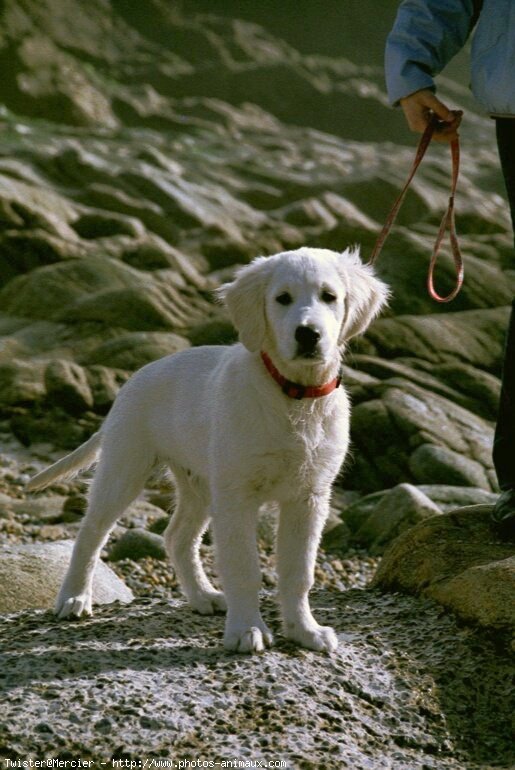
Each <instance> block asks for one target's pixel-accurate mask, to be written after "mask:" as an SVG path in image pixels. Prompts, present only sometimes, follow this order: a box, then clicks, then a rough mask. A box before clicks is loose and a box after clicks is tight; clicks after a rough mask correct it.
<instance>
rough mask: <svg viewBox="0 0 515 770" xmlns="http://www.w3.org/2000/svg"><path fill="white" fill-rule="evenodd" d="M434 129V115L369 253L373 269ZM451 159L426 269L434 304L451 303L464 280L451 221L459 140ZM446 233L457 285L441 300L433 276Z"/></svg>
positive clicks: (428, 287) (428, 286)
mask: <svg viewBox="0 0 515 770" xmlns="http://www.w3.org/2000/svg"><path fill="white" fill-rule="evenodd" d="M437 126H438V118H437V117H436V115H433V116H432V118H431V119H430V120H429V122H428V124H427V126H426V129H425V131H424V133H423V134H422V137H421V139H420V141H419V143H418V147H417V152H416V154H415V159H414V161H413V164H412V166H411V170H410V173H409V175H408V178H407V180H406V183H405V184H404V187H403V188H402V190H401V192H400V194H399V196H398V197H397V199H396V201H395V203H394V204H393V206H392V209H391V211H390V213H389V214H388V217H387V219H386V222H385V224H384V227H383V228H382V230H381V232H380V233H379V236H378V238H377V240H376V243H375V245H374V248H373V249H372V254H371V256H370V259H369V264H370V265H373V264H374V262H375V261H376V260H377V258H378V257H379V255H380V253H381V250H382V248H383V246H384V243H385V241H386V239H387V237H388V235H389V234H390V230H391V229H392V227H393V225H394V224H395V220H396V219H397V215H398V213H399V210H400V208H401V206H402V204H403V202H404V198H405V197H406V193H407V192H408V189H409V186H410V184H411V182H412V180H413V177H414V176H415V173H416V171H417V169H418V167H419V166H420V164H421V162H422V159H423V157H424V155H425V154H426V150H427V148H428V147H429V144H430V142H431V139H432V137H433V133H434V131H435V129H436V127H437ZM451 159H452V180H451V194H450V196H449V202H448V204H447V209H446V211H445V213H444V215H443V217H442V221H441V223H440V227H439V230H438V235H437V236H436V241H435V245H434V247H433V252H432V254H431V259H430V261H429V269H428V274H427V290H428V293H429V295H430V297H431V298H432V299H434V300H436V302H451V301H452V300H453V299H454V298H455V297H456V296H457V295H458V293H459V291H460V289H461V287H462V284H463V277H464V266H463V257H462V255H461V251H460V246H459V242H458V236H457V233H456V223H455V217H454V199H455V196H456V187H457V185H458V176H459V169H460V145H459V140H458V139H453V141H452V142H451ZM447 230H449V241H450V244H451V251H452V258H453V260H454V267H455V270H456V283H455V286H454V288H453V289H452V291H451V292H450V293H449V294H447V295H446V296H444V297H442V296H441V295H440V294H438V292H437V291H436V289H435V287H434V273H435V269H436V263H437V260H438V254H439V252H440V247H441V245H442V241H443V239H444V236H445V233H446V231H447Z"/></svg>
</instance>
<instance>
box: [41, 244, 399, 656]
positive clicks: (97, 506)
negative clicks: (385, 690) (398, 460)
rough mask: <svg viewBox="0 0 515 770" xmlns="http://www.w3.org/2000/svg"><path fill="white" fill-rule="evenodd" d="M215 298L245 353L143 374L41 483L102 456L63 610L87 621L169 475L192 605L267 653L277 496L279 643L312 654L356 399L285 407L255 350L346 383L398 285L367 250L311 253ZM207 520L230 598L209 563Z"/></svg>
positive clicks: (224, 353) (262, 269)
mask: <svg viewBox="0 0 515 770" xmlns="http://www.w3.org/2000/svg"><path fill="white" fill-rule="evenodd" d="M285 292H287V293H288V295H289V297H290V298H291V302H290V304H288V305H286V306H285V305H283V304H280V303H278V302H277V297H278V296H279V295H281V294H284V293H285ZM324 292H329V294H327V293H325V294H324ZM219 293H220V296H221V298H222V299H223V300H224V301H225V303H226V305H227V308H228V310H229V314H230V316H231V318H232V320H233V322H234V324H235V326H236V328H237V329H238V331H239V334H240V339H241V343H242V344H236V345H232V346H216V347H200V348H193V349H191V350H187V351H184V352H181V353H177V354H175V355H173V356H167V357H166V358H163V359H161V360H159V361H156V362H154V363H152V364H149V365H148V366H145V367H144V368H143V369H141V370H140V371H139V372H137V373H136V374H135V375H134V376H133V377H132V378H131V380H130V381H129V382H128V383H127V384H126V385H125V386H124V387H123V388H122V390H121V391H120V394H119V395H118V398H117V399H116V401H115V404H114V405H113V408H112V410H111V412H110V414H109V415H108V417H107V419H106V421H105V423H104V425H103V427H102V430H101V433H100V435H96V436H95V437H94V438H92V439H90V441H89V442H87V445H83V447H81V448H79V449H78V450H76V451H75V452H74V453H72V455H70V456H68V457H67V458H64V460H61V461H59V462H58V463H56V464H55V466H53V468H52V469H48V470H46V471H44V472H43V474H40V476H39V477H36V478H35V479H34V480H33V481H32V482H31V484H32V488H34V489H35V488H38V487H41V486H46V485H47V484H49V483H50V482H51V481H52V480H54V479H55V478H59V477H60V476H61V475H63V474H65V473H69V472H70V471H71V470H73V469H75V470H76V469H77V467H79V466H80V467H82V466H84V465H85V463H86V462H87V461H91V460H92V457H93V456H94V454H95V453H96V452H98V450H99V449H101V457H100V462H99V466H98V469H97V471H96V474H95V478H94V481H93V484H92V487H91V493H90V500H89V506H88V511H87V514H86V516H85V519H84V522H83V525H82V527H81V530H80V533H79V536H78V538H77V542H76V543H75V548H74V551H73V557H72V561H71V564H70V567H69V569H68V573H67V575H66V578H65V580H64V583H63V585H62V587H61V590H60V593H59V596H58V599H57V604H56V613H57V614H58V615H59V617H61V618H65V617H69V616H74V617H79V616H81V615H83V614H89V613H91V584H92V577H93V571H94V568H95V565H96V563H97V560H98V557H99V553H100V551H101V549H102V546H103V545H104V543H105V541H106V539H107V537H108V535H109V532H110V530H111V528H112V527H113V525H114V524H115V522H116V520H117V519H118V517H119V516H121V514H122V513H123V511H124V510H125V509H126V507H127V506H128V505H129V503H130V502H131V501H132V500H133V499H134V498H135V497H136V496H137V495H138V494H139V492H140V491H141V488H142V487H143V485H144V482H145V480H146V478H147V476H148V474H149V472H150V470H151V469H152V467H153V466H155V464H156V463H161V464H167V465H168V466H169V467H170V469H171V471H172V473H173V475H174V477H175V480H176V483H177V489H178V505H177V509H176V511H175V513H174V515H173V516H172V519H171V521H170V524H169V526H168V528H167V530H166V532H165V542H166V547H167V551H168V553H169V556H170V559H171V561H172V563H173V564H174V566H175V569H176V572H177V576H178V578H179V581H180V583H181V586H182V589H183V591H184V593H185V595H186V597H187V599H188V601H189V603H190V604H191V606H192V607H193V608H194V609H196V610H197V611H198V612H201V613H203V614H209V613H213V612H215V611H216V610H225V609H226V607H227V620H226V626H225V637H224V644H225V647H226V648H227V649H230V650H237V651H240V652H258V651H261V650H263V649H264V647H265V646H268V645H270V644H271V643H272V634H271V633H270V630H269V629H268V628H267V626H266V625H265V623H264V621H263V619H262V617H261V614H260V611H259V601H258V593H259V588H260V571H259V565H258V555H257V549H256V520H257V516H258V509H259V507H260V506H261V505H262V504H263V503H264V502H267V501H271V500H273V501H276V502H277V503H278V505H279V508H280V516H279V527H278V536H277V569H278V585H279V599H280V604H281V609H282V618H283V625H284V633H285V635H286V636H287V637H289V638H290V639H293V640H294V641H295V642H297V643H298V644H300V645H302V646H304V647H308V648H311V649H315V650H325V651H331V650H333V649H334V648H335V647H336V644H337V639H336V635H335V633H334V631H333V630H332V629H331V628H329V627H323V626H319V625H318V623H317V622H316V620H315V619H314V617H313V615H312V614H311V610H310V608H309V603H308V593H309V590H310V588H311V586H312V584H313V574H314V566H315V558H316V552H317V548H318V543H319V540H320V535H321V532H322V528H323V525H324V522H325V520H326V518H327V514H328V510H329V500H330V495H331V485H332V482H333V481H334V478H335V476H336V474H337V473H338V470H339V468H340V466H341V463H342V462H343V459H344V457H345V454H346V451H347V445H348V434H349V403H348V399H347V395H346V393H345V390H344V388H343V387H340V388H338V389H337V390H334V391H333V392H332V393H331V394H330V395H328V396H324V397H321V398H317V399H311V398H308V399H304V400H293V399H290V398H289V397H288V396H286V395H285V394H283V392H282V391H281V388H280V387H279V385H278V384H277V383H276V382H275V381H274V380H273V379H272V378H271V376H270V375H269V373H268V372H267V371H266V369H265V367H264V365H263V362H262V360H261V358H260V355H259V351H261V350H265V351H266V352H267V353H268V355H269V356H270V358H271V359H272V361H273V363H274V364H275V366H276V367H277V369H278V370H279V371H280V372H281V373H282V374H283V375H284V376H285V377H287V378H288V379H290V380H293V381H295V382H299V383H301V384H304V385H306V384H311V385H321V384H324V383H326V382H328V381H330V380H331V379H332V378H333V377H335V376H336V374H337V372H338V369H339V366H340V358H341V353H342V349H343V346H344V344H345V342H346V340H348V339H349V337H351V336H353V335H355V334H358V333H360V332H362V331H364V329H365V328H366V326H367V325H368V324H369V323H370V321H371V320H372V319H373V318H374V317H375V316H376V315H377V313H378V312H379V311H380V309H381V307H382V306H383V304H384V303H385V302H386V298H387V289H386V287H385V286H384V284H382V283H381V282H380V281H378V280H377V278H375V277H374V275H373V271H372V270H371V268H369V267H367V266H364V265H362V263H361V262H360V260H359V256H358V253H357V251H353V252H351V251H346V252H344V253H343V254H337V253H335V252H332V251H328V250H325V249H311V248H301V249H298V250H297V251H294V252H285V253H282V254H277V255H275V256H272V257H268V258H264V257H261V258H258V259H256V260H254V261H253V262H252V263H251V264H250V265H248V266H247V267H244V268H242V269H241V270H240V271H239V272H238V274H237V276H236V279H235V280H234V281H233V282H232V283H230V284H227V285H225V286H223V287H222V288H221V289H220V292H219ZM331 295H332V296H333V297H334V299H332V300H331V299H329V300H328V297H329V296H331ZM302 325H309V326H311V327H312V328H314V329H316V331H317V332H318V333H319V334H320V340H319V344H318V345H317V349H316V351H315V354H314V355H313V356H312V357H310V358H307V357H305V356H304V357H299V351H298V347H297V343H296V341H295V332H296V329H297V328H298V327H299V326H302ZM210 519H211V524H212V530H213V537H214V543H215V550H216V556H217V567H218V571H219V574H220V578H221V582H222V585H223V589H224V593H223V594H222V593H221V592H219V591H216V590H215V589H214V587H213V586H212V584H211V583H210V581H209V579H208V578H207V576H206V574H205V572H204V569H203V567H202V564H201V561H200V558H199V544H200V540H201V536H202V533H203V531H204V530H205V528H206V526H207V525H208V522H209V520H210Z"/></svg>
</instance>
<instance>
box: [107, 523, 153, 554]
mask: <svg viewBox="0 0 515 770" xmlns="http://www.w3.org/2000/svg"><path fill="white" fill-rule="evenodd" d="M148 556H150V557H152V558H153V559H166V549H165V545H164V540H163V538H162V537H161V535H156V534H155V533H154V532H147V531H146V530H145V529H141V527H134V528H133V529H127V530H126V531H125V532H124V533H123V535H122V536H121V537H120V539H119V540H117V541H116V543H114V545H113V546H112V547H111V549H110V550H109V560H110V561H120V560H121V559H131V560H132V561H139V560H140V559H145V558H146V557H148Z"/></svg>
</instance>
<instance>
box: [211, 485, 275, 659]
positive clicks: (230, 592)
mask: <svg viewBox="0 0 515 770" xmlns="http://www.w3.org/2000/svg"><path fill="white" fill-rule="evenodd" d="M257 516H258V509H257V507H256V504H255V503H254V502H251V501H249V500H248V499H242V498H241V497H240V496H239V495H233V494H231V495H230V496H229V495H220V496H218V497H217V499H215V500H214V504H213V511H212V529H213V536H214V542H215V549H216V557H217V567H218V572H219V574H220V578H221V581H222V586H223V589H224V595H225V599H226V602H227V619H226V623H225V634H224V647H225V648H226V649H227V650H232V651H233V652H262V651H263V650H264V648H265V646H266V647H269V646H270V645H271V644H272V642H273V637H272V633H271V631H270V629H269V628H268V627H267V626H266V624H265V622H264V621H263V618H262V617H261V613H260V611H259V589H260V586H261V573H260V569H259V559H258V553H257V545H256V526H257Z"/></svg>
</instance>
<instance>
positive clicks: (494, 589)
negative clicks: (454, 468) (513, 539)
mask: <svg viewBox="0 0 515 770" xmlns="http://www.w3.org/2000/svg"><path fill="white" fill-rule="evenodd" d="M490 511H491V506H488V505H475V506H470V507H467V508H459V509H457V510H455V511H453V512H452V513H448V514H444V515H442V516H438V517H436V518H432V519H429V520H427V521H423V522H421V523H420V524H418V525H417V526H416V527H413V528H412V529H410V530H409V531H408V532H405V533H403V534H402V535H401V536H400V537H399V538H397V540H395V541H394V542H393V543H392V544H391V545H390V547H389V549H388V551H387V552H386V553H385V555H384V558H383V560H382V562H381V564H380V566H379V568H378V570H377V573H376V575H375V577H374V581H373V584H374V585H375V586H377V587H380V588H382V589H384V590H389V591H399V590H402V591H408V592H411V593H420V594H422V595H424V596H428V597H431V598H432V599H435V600H436V601H438V602H440V603H442V604H443V605H444V606H445V607H447V608H448V609H451V610H452V611H453V612H456V613H457V614H458V615H460V616H461V617H462V618H464V619H466V620H467V621H473V622H475V623H479V624H480V625H485V626H488V627H491V628H506V629H509V630H510V631H511V633H515V602H514V600H513V597H514V596H515V593H514V592H515V543H505V542H501V541H500V540H499V538H498V537H497V536H496V534H495V532H494V530H493V529H492V527H491V525H490V520H489V515H490Z"/></svg>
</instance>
